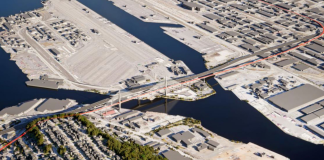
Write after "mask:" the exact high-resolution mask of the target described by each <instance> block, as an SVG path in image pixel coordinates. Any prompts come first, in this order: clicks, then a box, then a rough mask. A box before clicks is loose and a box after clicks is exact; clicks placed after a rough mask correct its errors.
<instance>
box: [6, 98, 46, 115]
mask: <svg viewBox="0 0 324 160" xmlns="http://www.w3.org/2000/svg"><path fill="white" fill-rule="evenodd" d="M42 101H43V100H39V99H34V100H31V101H27V102H24V103H21V104H19V105H18V106H12V107H7V108H4V109H2V110H1V111H0V117H1V118H4V117H5V116H20V115H22V114H24V113H27V112H29V111H30V110H32V109H34V108H35V107H37V106H38V105H39V104H40V103H41V102H42Z"/></svg>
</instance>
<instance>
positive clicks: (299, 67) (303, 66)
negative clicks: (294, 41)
mask: <svg viewBox="0 0 324 160" xmlns="http://www.w3.org/2000/svg"><path fill="white" fill-rule="evenodd" d="M293 68H294V69H296V70H298V71H304V70H306V69H308V68H309V66H307V65H306V64H302V63H301V64H296V65H294V66H293Z"/></svg>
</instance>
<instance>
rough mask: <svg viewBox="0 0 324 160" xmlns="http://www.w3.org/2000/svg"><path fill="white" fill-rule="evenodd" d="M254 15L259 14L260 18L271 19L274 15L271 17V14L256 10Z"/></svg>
mask: <svg viewBox="0 0 324 160" xmlns="http://www.w3.org/2000/svg"><path fill="white" fill-rule="evenodd" d="M256 13H259V14H261V15H262V16H265V17H268V18H272V17H274V15H272V14H270V13H268V12H266V11H262V10H257V11H256Z"/></svg>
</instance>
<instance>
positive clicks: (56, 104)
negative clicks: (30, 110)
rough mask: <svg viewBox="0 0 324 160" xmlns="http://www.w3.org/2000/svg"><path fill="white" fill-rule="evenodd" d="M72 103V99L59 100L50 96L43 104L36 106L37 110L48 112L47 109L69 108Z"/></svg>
mask: <svg viewBox="0 0 324 160" xmlns="http://www.w3.org/2000/svg"><path fill="white" fill-rule="evenodd" d="M70 104H71V101H70V100H67V99H66V100H59V99H53V98H49V99H47V100H45V101H44V102H43V103H42V104H41V105H39V106H38V107H37V108H36V111H39V112H46V111H60V110H64V109H67V108H68V107H69V105H70Z"/></svg>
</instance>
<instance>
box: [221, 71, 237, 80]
mask: <svg viewBox="0 0 324 160" xmlns="http://www.w3.org/2000/svg"><path fill="white" fill-rule="evenodd" d="M237 73H239V72H237V71H232V72H228V73H225V74H223V75H220V76H218V78H219V79H224V78H227V77H230V76H233V75H235V74H237Z"/></svg>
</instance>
